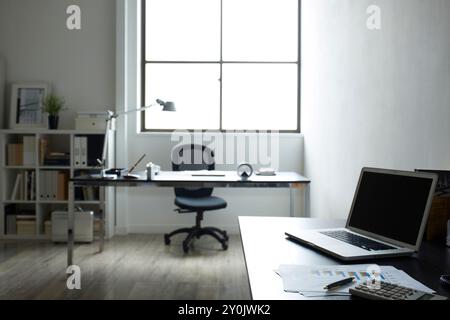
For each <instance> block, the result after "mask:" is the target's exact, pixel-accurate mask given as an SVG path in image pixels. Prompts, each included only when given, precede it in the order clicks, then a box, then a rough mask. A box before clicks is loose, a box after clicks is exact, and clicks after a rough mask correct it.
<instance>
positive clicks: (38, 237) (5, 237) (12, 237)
mask: <svg viewBox="0 0 450 320" xmlns="http://www.w3.org/2000/svg"><path fill="white" fill-rule="evenodd" d="M0 239H2V240H50V239H49V237H48V236H46V235H42V234H40V235H34V236H18V235H16V234H10V235H8V234H5V235H3V236H0Z"/></svg>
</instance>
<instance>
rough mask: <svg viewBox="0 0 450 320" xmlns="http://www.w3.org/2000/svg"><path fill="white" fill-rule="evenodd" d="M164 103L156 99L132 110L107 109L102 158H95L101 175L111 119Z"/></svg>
mask: <svg viewBox="0 0 450 320" xmlns="http://www.w3.org/2000/svg"><path fill="white" fill-rule="evenodd" d="M161 103H164V102H163V101H161V100H157V103H155V104H151V105H149V106H145V107H142V108H137V109H132V110H127V111H122V112H114V111H111V110H108V111H107V117H106V126H105V140H104V143H103V151H102V158H101V159H97V162H98V164H99V166H100V167H101V173H100V174H101V177H102V178H104V177H105V170H106V157H107V153H108V145H109V130H110V129H111V122H112V120H113V119H117V118H118V117H119V116H121V115H125V114H128V113H133V112H139V111H144V110H146V109H150V108H152V107H154V106H156V105H158V104H161Z"/></svg>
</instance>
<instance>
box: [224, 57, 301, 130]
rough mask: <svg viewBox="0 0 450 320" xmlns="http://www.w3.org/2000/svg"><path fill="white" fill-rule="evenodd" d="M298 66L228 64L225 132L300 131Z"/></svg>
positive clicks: (225, 73)
mask: <svg viewBox="0 0 450 320" xmlns="http://www.w3.org/2000/svg"><path fill="white" fill-rule="evenodd" d="M297 81H298V79H297V65H296V64H225V65H224V66H223V128H224V129H226V130H232V129H240V130H245V129H248V130H258V129H260V130H270V129H271V130H296V129H297V118H298V115H297V110H298V108H297V100H298V99H297Z"/></svg>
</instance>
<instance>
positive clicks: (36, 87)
mask: <svg viewBox="0 0 450 320" xmlns="http://www.w3.org/2000/svg"><path fill="white" fill-rule="evenodd" d="M49 93H50V86H49V85H48V84H46V83H14V84H13V85H12V86H11V106H10V118H9V127H10V128H11V129H16V128H46V127H47V125H46V119H47V118H46V117H45V116H44V110H43V101H44V97H45V96H46V95H47V94H49Z"/></svg>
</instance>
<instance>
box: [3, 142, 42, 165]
mask: <svg viewBox="0 0 450 320" xmlns="http://www.w3.org/2000/svg"><path fill="white" fill-rule="evenodd" d="M35 141H36V140H35V138H34V137H32V136H24V137H23V143H10V144H8V146H7V150H8V158H7V165H8V166H33V165H34V164H35V151H36V150H35Z"/></svg>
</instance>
